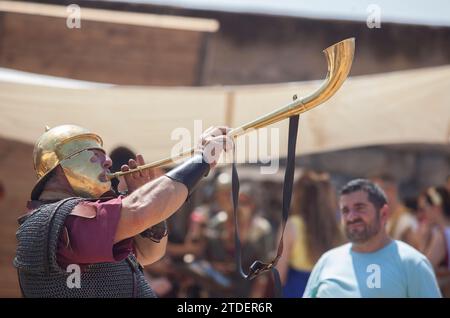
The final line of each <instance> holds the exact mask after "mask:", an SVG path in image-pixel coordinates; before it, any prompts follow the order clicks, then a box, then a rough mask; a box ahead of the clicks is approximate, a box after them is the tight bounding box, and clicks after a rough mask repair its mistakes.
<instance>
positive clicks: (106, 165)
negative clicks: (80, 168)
mask: <svg viewBox="0 0 450 318" xmlns="http://www.w3.org/2000/svg"><path fill="white" fill-rule="evenodd" d="M111 167H112V159H111V158H110V157H109V156H108V155H105V161H104V162H103V168H105V169H109V168H111Z"/></svg>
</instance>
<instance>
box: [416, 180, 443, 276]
mask: <svg viewBox="0 0 450 318" xmlns="http://www.w3.org/2000/svg"><path fill="white" fill-rule="evenodd" d="M419 209H420V210H421V211H422V212H423V218H422V222H421V224H420V238H421V240H420V250H421V251H422V252H424V254H425V255H426V256H427V257H428V259H429V260H430V262H431V264H432V265H433V266H434V267H435V268H437V267H441V266H444V267H447V268H448V269H450V264H449V261H448V255H449V252H450V250H449V249H450V196H449V193H448V191H447V190H446V189H445V188H444V187H430V188H428V189H426V190H425V191H423V192H422V193H421V195H420V197H419Z"/></svg>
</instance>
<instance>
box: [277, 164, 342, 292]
mask: <svg viewBox="0 0 450 318" xmlns="http://www.w3.org/2000/svg"><path fill="white" fill-rule="evenodd" d="M341 243H343V236H342V232H341V230H340V227H339V222H338V219H337V202H336V193H335V191H334V188H333V186H332V184H331V182H330V177H329V175H328V174H326V173H320V174H319V173H316V172H313V171H307V172H305V173H304V174H303V175H302V177H301V178H300V179H299V180H298V181H297V183H296V185H295V189H294V202H293V210H292V212H291V215H290V217H289V219H288V222H287V224H286V231H285V234H284V239H283V244H284V252H283V255H282V256H281V258H280V260H279V262H278V265H277V268H278V270H279V272H280V277H281V281H282V284H283V296H284V297H302V295H303V291H304V289H305V287H306V283H307V282H308V278H309V275H310V273H311V270H312V268H313V266H314V264H315V263H316V262H317V261H318V259H319V258H320V256H321V255H322V254H323V253H324V252H326V251H328V250H329V249H331V248H333V247H336V246H338V245H339V244H341Z"/></svg>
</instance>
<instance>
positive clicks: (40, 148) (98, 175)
mask: <svg viewBox="0 0 450 318" xmlns="http://www.w3.org/2000/svg"><path fill="white" fill-rule="evenodd" d="M94 149H98V150H101V151H103V152H105V150H104V149H103V141H102V139H101V138H100V136H98V135H96V134H94V133H91V132H90V131H89V130H87V129H85V128H83V127H80V126H77V125H61V126H57V127H53V128H51V129H50V128H48V127H46V131H45V133H44V134H43V135H42V136H41V137H39V139H38V140H37V141H36V144H35V146H34V151H33V162H34V170H35V171H36V175H37V178H38V181H37V183H36V185H35V186H34V188H33V191H32V192H31V199H32V200H37V199H38V198H39V195H40V194H41V192H42V190H43V186H44V184H45V182H46V181H47V179H48V177H49V176H50V175H51V172H52V171H53V170H54V169H55V168H56V167H57V166H58V165H59V166H61V168H62V169H63V171H64V174H65V176H66V178H67V181H68V182H69V184H70V186H71V187H72V189H73V191H74V193H75V194H76V195H78V196H80V197H85V198H99V197H100V196H101V195H102V194H104V193H105V192H108V191H109V190H110V189H111V182H110V181H109V180H108V179H107V178H106V175H105V171H104V168H103V167H102V165H101V164H100V163H99V162H95V160H92V158H93V157H94V152H93V150H94Z"/></svg>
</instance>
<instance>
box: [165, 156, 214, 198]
mask: <svg viewBox="0 0 450 318" xmlns="http://www.w3.org/2000/svg"><path fill="white" fill-rule="evenodd" d="M209 170H210V165H209V163H207V162H206V161H205V160H204V159H203V155H201V154H196V155H194V156H193V157H192V158H190V159H188V160H186V161H185V162H183V163H182V164H181V165H179V166H178V167H175V168H173V169H172V170H170V171H169V172H168V173H166V176H167V177H169V178H170V179H172V180H175V181H178V182H181V183H183V184H184V185H185V186H186V187H187V189H188V195H191V193H192V192H193V191H194V190H195V187H196V186H197V184H198V183H199V181H200V180H201V179H203V178H204V177H206V176H207V175H208V173H209Z"/></svg>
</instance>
